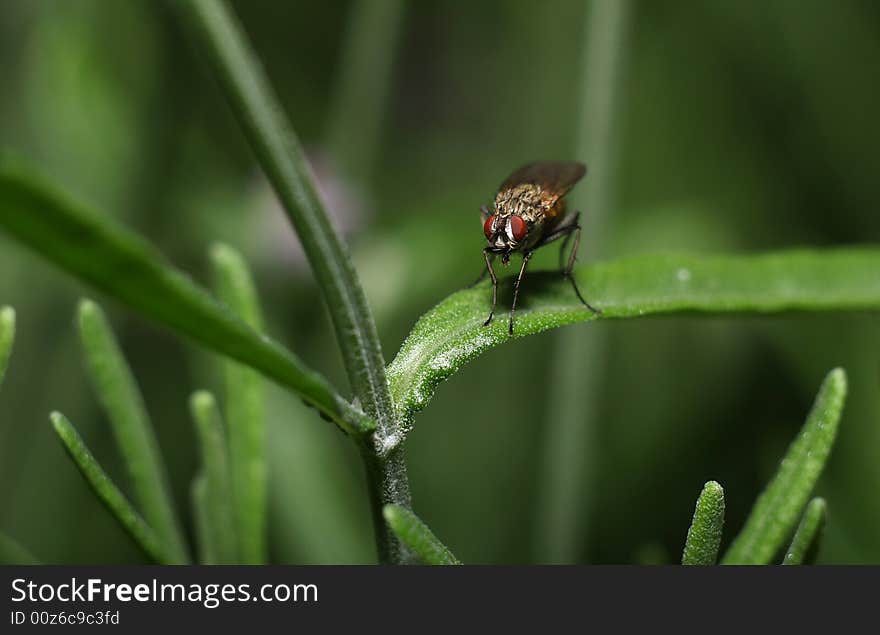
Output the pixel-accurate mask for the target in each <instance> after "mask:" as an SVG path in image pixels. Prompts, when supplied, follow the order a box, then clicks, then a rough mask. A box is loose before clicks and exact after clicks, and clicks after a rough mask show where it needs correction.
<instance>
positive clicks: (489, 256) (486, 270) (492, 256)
mask: <svg viewBox="0 0 880 635" xmlns="http://www.w3.org/2000/svg"><path fill="white" fill-rule="evenodd" d="M483 254H484V255H485V256H486V258H487V259H489V260H495V254H491V253H489V252H487V251H483ZM491 270H492V267H491V266H489V265H487V266H486V267H485V268H483V270H482V271H481V272H480V275H479V276H477V279H476V280H474V281H473V282H471V283H470V284H469V285H468V286H466V287H465V289H470V288H471V287H475V286H477V285H478V284H480V283H481V282H482V281H483V278H485V277H486V274H487V273H489V272H490V271H491Z"/></svg>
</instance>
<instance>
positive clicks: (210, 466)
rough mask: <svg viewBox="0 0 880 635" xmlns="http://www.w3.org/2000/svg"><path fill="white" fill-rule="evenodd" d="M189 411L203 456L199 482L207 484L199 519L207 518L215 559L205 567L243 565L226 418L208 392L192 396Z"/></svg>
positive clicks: (208, 533)
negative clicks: (233, 493)
mask: <svg viewBox="0 0 880 635" xmlns="http://www.w3.org/2000/svg"><path fill="white" fill-rule="evenodd" d="M190 411H191V412H192V417H193V420H194V421H195V423H196V432H197V433H198V438H199V445H200V446H201V455H202V475H203V476H202V477H201V478H200V480H202V481H203V483H204V485H203V487H204V493H203V494H202V493H199V492H197V495H198V496H199V503H200V504H201V505H202V506H203V509H202V510H201V512H200V513H197V514H196V517H197V518H199V517H202V518H203V519H204V528H203V529H202V531H201V533H202V534H204V535H205V536H206V537H207V538H208V545H209V546H210V549H209V550H208V552H207V554H208V555H210V557H211V558H212V559H211V560H209V561H207V562H206V564H241V562H242V560H241V557H240V551H239V543H238V540H237V536H236V533H237V527H236V522H235V504H237V501H236V499H234V498H233V497H232V496H231V495H230V494H231V493H232V492H233V488H232V478H231V473H230V462H229V451H228V450H227V447H226V434H225V432H224V430H223V419H222V418H221V416H220V410H219V408H218V407H217V402H216V401H215V400H214V396H213V395H212V394H211V393H209V392H206V391H199V392H196V393H194V394H193V396H192V397H191V398H190Z"/></svg>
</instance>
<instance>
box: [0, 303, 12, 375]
mask: <svg viewBox="0 0 880 635" xmlns="http://www.w3.org/2000/svg"><path fill="white" fill-rule="evenodd" d="M14 341H15V309H13V308H12V307H11V306H4V307H0V384H2V383H3V376H4V375H5V374H6V365H7V364H8V363H9V355H10V354H11V353H12V343H13V342H14Z"/></svg>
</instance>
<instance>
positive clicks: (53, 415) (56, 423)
mask: <svg viewBox="0 0 880 635" xmlns="http://www.w3.org/2000/svg"><path fill="white" fill-rule="evenodd" d="M49 421H50V422H51V423H52V427H53V428H55V431H56V432H57V433H58V434H61V431H62V430H63V429H64V428H65V427H66V425H67V418H66V417H65V416H64V415H63V414H61V413H60V412H58V411H57V410H53V411H52V412H50V413H49Z"/></svg>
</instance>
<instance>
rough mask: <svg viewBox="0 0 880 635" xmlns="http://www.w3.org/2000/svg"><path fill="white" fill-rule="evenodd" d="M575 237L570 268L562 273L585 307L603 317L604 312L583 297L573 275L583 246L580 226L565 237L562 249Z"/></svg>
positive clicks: (574, 226)
mask: <svg viewBox="0 0 880 635" xmlns="http://www.w3.org/2000/svg"><path fill="white" fill-rule="evenodd" d="M572 236H574V246H573V247H572V249H571V253H570V254H569V256H568V266H567V267H566V268H565V270H564V271H563V272H562V274H563V275H564V276H565V277H566V278H568V281H569V282H571V287H572V288H573V289H574V292H575V294H577V297H578V299H579V300H580V301H581V302H583V304H584V306H585V307H587V308H588V309H589V310H590V311H592V312H593V313H595V314H596V315H602V311H600V310H599V309H597V308H596V307H594V306H593V305H592V304H590V303H589V302H587V301H586V300H585V299H584V296H583V295H581V290H580V289H578V286H577V282H576V281H575V279H574V276H573V275H572V271H573V270H574V261H575V259H576V258H577V251H578V247H579V246H580V244H581V226H580V225H577V224H575V225H572V228H571V230H569V234H568V236H566V237H565V241H564V242H563V243H562V248H563V249H564V248H565V245H566V243H568V239H569V238H571V237H572ZM561 256H562V252H561V250H560V257H561Z"/></svg>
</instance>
